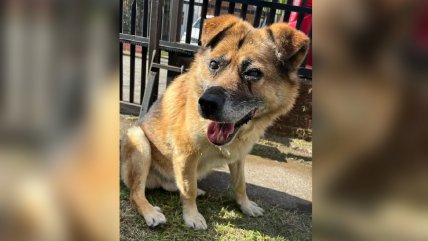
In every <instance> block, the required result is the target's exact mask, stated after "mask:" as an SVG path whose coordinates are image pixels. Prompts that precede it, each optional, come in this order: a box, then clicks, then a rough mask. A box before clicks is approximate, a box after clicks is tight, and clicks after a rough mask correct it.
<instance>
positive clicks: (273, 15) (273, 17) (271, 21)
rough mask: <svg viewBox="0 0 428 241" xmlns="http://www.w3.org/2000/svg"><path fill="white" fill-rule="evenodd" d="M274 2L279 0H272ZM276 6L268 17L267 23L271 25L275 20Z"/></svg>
mask: <svg viewBox="0 0 428 241" xmlns="http://www.w3.org/2000/svg"><path fill="white" fill-rule="evenodd" d="M272 2H273V3H277V2H278V0H272ZM275 14H276V8H271V9H270V11H269V14H268V17H267V21H266V25H271V24H272V23H273V22H274V21H275Z"/></svg>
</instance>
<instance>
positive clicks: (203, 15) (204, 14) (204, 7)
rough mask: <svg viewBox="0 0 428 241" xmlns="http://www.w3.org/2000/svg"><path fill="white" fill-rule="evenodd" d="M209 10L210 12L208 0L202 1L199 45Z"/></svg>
mask: <svg viewBox="0 0 428 241" xmlns="http://www.w3.org/2000/svg"><path fill="white" fill-rule="evenodd" d="M207 12H208V0H204V1H203V2H202V11H201V24H200V26H201V27H200V28H199V37H198V45H201V35H202V29H203V27H204V21H205V19H206V18H207Z"/></svg>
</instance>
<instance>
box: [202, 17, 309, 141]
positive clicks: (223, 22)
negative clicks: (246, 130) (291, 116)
mask: <svg viewBox="0 0 428 241" xmlns="http://www.w3.org/2000/svg"><path fill="white" fill-rule="evenodd" d="M201 45H202V50H201V52H200V54H199V56H198V58H199V61H198V74H199V75H200V76H198V79H199V80H200V81H201V82H200V84H201V85H200V86H201V95H200V97H199V113H200V114H201V116H202V117H203V118H205V119H209V120H211V122H210V123H209V124H208V128H207V136H208V139H209V140H210V141H211V142H212V143H213V144H216V145H224V144H227V143H229V142H230V141H232V139H233V138H234V136H235V134H236V133H237V132H238V130H239V128H240V127H241V126H243V125H244V124H246V123H247V122H249V121H256V120H257V119H263V118H270V120H271V121H273V119H274V118H276V117H278V116H279V115H281V114H284V113H286V112H287V111H288V110H289V109H291V107H292V106H293V104H294V101H295V98H296V96H297V92H298V79H297V74H296V73H297V69H298V67H299V66H300V64H301V63H302V61H303V59H304V57H305V55H306V53H307V50H308V45H309V39H308V37H307V36H306V35H304V34H303V33H301V32H300V31H297V30H295V29H293V28H291V27H289V26H288V25H287V24H285V23H276V24H273V25H271V26H268V27H265V28H261V29H255V28H253V27H252V26H251V25H250V24H249V23H247V22H245V21H242V20H241V19H239V18H237V17H234V16H232V15H225V16H221V17H216V18H212V19H208V20H206V21H205V23H204V27H203V32H202V36H201ZM264 121H266V120H264Z"/></svg>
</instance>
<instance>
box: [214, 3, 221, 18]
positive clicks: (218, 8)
mask: <svg viewBox="0 0 428 241" xmlns="http://www.w3.org/2000/svg"><path fill="white" fill-rule="evenodd" d="M220 11H221V0H216V1H215V7H214V16H218V15H220Z"/></svg>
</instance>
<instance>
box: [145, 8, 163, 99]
mask: <svg viewBox="0 0 428 241" xmlns="http://www.w3.org/2000/svg"><path fill="white" fill-rule="evenodd" d="M162 7H163V0H152V4H151V9H150V28H149V33H150V35H149V58H148V59H149V61H150V60H152V59H153V60H154V61H159V57H160V51H159V40H160V38H161V30H162ZM153 50H156V52H153ZM153 53H155V56H153ZM149 64H151V63H149ZM151 71H152V70H151V69H149V71H147V78H146V79H147V80H148V81H150V79H149V76H150V72H151ZM153 82H154V83H153V91H152V93H151V96H147V97H148V98H150V105H152V104H153V102H155V101H156V99H157V97H158V86H159V75H158V76H157V77H156V78H155V79H154V80H153ZM144 98H146V96H144Z"/></svg>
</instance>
